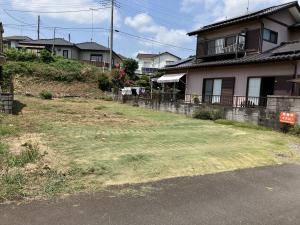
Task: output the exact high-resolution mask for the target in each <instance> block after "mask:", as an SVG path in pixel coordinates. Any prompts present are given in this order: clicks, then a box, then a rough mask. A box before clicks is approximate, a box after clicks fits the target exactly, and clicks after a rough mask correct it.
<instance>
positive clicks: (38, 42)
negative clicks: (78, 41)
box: [20, 38, 74, 46]
mask: <svg viewBox="0 0 300 225" xmlns="http://www.w3.org/2000/svg"><path fill="white" fill-rule="evenodd" d="M53 41H54V44H55V46H74V44H73V43H71V42H69V41H66V40H65V39H63V38H55V40H54V39H53V38H52V39H40V40H28V41H22V42H20V44H21V45H53Z"/></svg>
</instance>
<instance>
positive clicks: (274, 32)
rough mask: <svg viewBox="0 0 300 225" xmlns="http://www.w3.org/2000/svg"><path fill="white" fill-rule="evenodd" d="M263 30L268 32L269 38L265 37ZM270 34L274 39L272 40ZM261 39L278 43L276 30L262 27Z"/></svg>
mask: <svg viewBox="0 0 300 225" xmlns="http://www.w3.org/2000/svg"><path fill="white" fill-rule="evenodd" d="M265 32H269V38H266V37H265ZM272 35H274V36H273V37H275V40H272ZM263 40H264V41H266V42H269V43H272V44H278V32H276V31H273V30H270V29H268V28H264V30H263Z"/></svg>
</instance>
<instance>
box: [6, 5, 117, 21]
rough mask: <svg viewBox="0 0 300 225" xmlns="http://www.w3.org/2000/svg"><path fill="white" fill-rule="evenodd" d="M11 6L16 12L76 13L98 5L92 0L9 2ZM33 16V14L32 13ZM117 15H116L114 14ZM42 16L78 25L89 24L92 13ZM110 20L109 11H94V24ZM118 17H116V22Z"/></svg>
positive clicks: (46, 14)
mask: <svg viewBox="0 0 300 225" xmlns="http://www.w3.org/2000/svg"><path fill="white" fill-rule="evenodd" d="M11 6H12V8H14V9H18V10H29V11H44V12H45V11H47V12H52V11H74V10H75V11H76V10H88V9H90V8H99V7H100V5H99V4H96V3H95V2H94V1H93V0H72V1H70V0H65V1H61V0H39V1H36V0H26V1H23V0H11ZM33 14H35V13H33ZM116 14H117V13H116ZM42 16H47V17H51V18H57V19H63V20H66V21H70V22H76V23H79V24H91V23H92V12H91V11H87V12H76V13H75V12H74V13H43V14H42ZM109 19H110V9H108V8H106V9H100V10H98V11H94V23H95V24H97V23H102V22H105V21H108V20H109ZM118 19H119V16H118V15H116V21H118Z"/></svg>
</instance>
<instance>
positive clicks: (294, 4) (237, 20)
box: [188, 1, 300, 36]
mask: <svg viewBox="0 0 300 225" xmlns="http://www.w3.org/2000/svg"><path fill="white" fill-rule="evenodd" d="M291 7H297V8H298V9H299V5H298V2H297V1H293V2H289V3H285V4H281V5H277V6H272V7H269V8H266V9H263V10H259V11H256V12H253V13H248V14H245V15H242V16H239V17H234V18H231V19H227V20H223V21H220V22H217V23H213V24H210V25H207V26H204V27H202V28H200V29H198V30H195V31H192V32H190V33H188V35H190V36H191V35H196V34H199V33H202V32H205V31H211V30H215V29H218V28H222V27H226V26H229V25H234V24H238V23H240V22H245V21H251V20H255V19H259V18H261V17H264V16H268V15H271V14H274V13H276V12H278V11H281V10H284V9H288V8H291ZM299 10H300V9H299Z"/></svg>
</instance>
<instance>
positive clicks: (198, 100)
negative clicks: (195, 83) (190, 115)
mask: <svg viewBox="0 0 300 225" xmlns="http://www.w3.org/2000/svg"><path fill="white" fill-rule="evenodd" d="M193 102H194V104H196V105H199V104H200V99H199V97H194V98H193Z"/></svg>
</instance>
